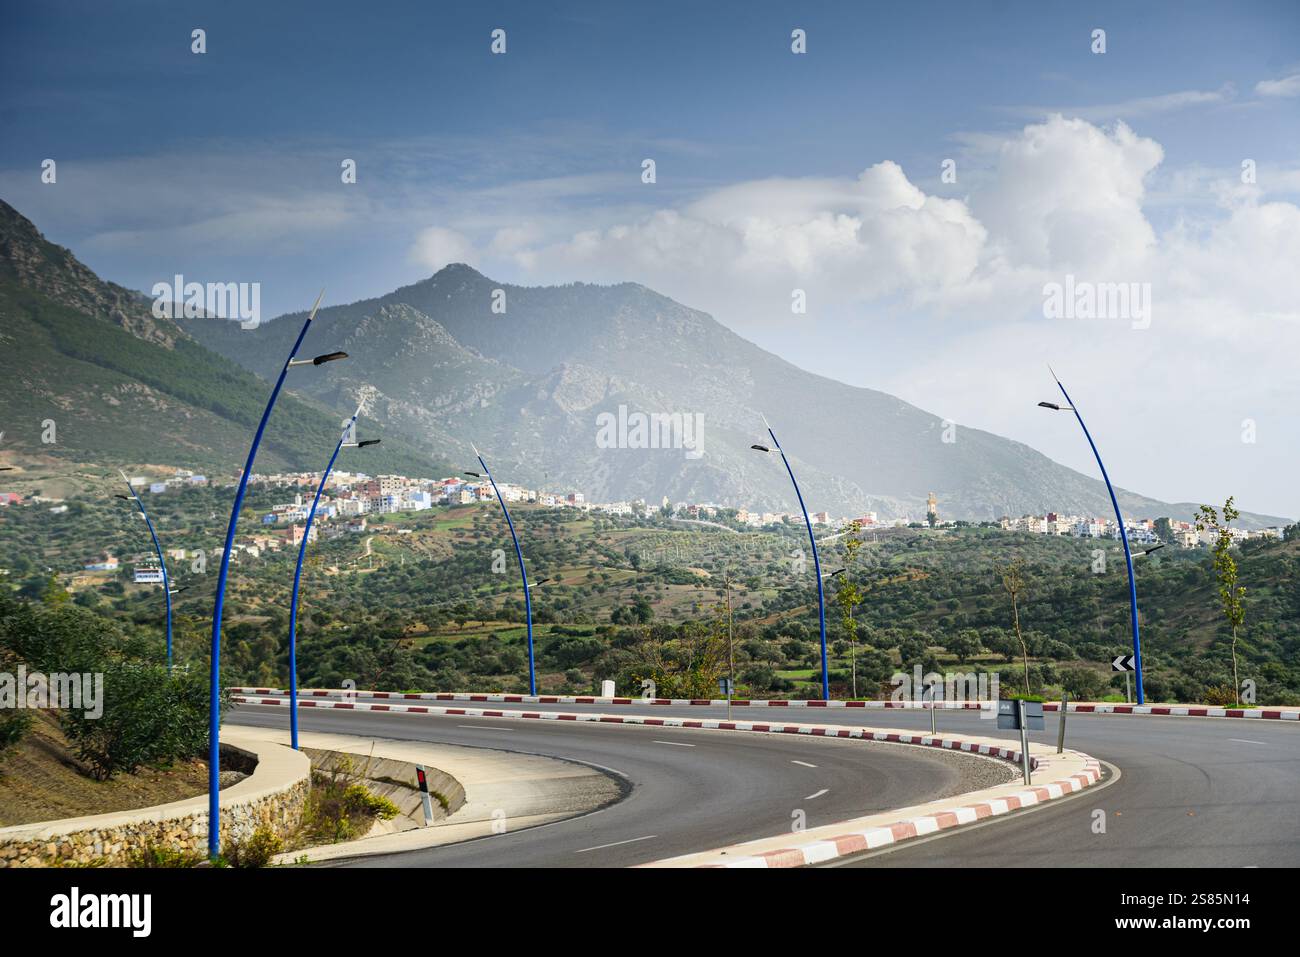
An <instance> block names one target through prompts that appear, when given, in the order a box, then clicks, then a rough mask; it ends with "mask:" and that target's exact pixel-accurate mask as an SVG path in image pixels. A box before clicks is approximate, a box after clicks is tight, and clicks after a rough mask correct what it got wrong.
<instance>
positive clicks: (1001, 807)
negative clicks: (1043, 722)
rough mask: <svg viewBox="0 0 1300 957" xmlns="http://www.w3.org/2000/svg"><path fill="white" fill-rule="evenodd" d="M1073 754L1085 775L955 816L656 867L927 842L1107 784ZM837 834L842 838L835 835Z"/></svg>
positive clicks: (796, 859) (1097, 769)
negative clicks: (944, 833) (915, 840)
mask: <svg viewBox="0 0 1300 957" xmlns="http://www.w3.org/2000/svg"><path fill="white" fill-rule="evenodd" d="M1070 753H1071V754H1073V755H1076V756H1078V757H1080V758H1083V759H1084V762H1085V763H1084V767H1083V770H1082V771H1080V772H1078V773H1076V774H1071V775H1069V776H1068V777H1065V778H1061V779H1059V780H1055V781H1051V782H1048V783H1047V784H1040V785H1031V786H1029V787H1026V788H1024V789H1022V790H1019V791H1015V792H1013V793H1011V794H1006V795H1003V796H1002V797H998V798H993V797H989V798H987V799H985V800H982V801H974V802H972V803H970V804H965V805H962V806H960V807H956V808H953V809H951V810H946V811H938V812H935V813H933V814H919V815H915V816H912V817H905V818H902V819H901V820H898V821H893V822H890V823H886V824H876V825H871V826H864V827H861V828H857V829H846V830H842V831H841V829H842V828H845V827H846V826H849V825H851V824H852V822H843V823H842V824H833V825H829V826H828V827H822V828H817V829H816V831H815V832H809V833H810V834H811V833H816V832H821V833H826V832H827V831H829V832H831V833H830V834H829V835H828V836H825V837H818V838H815V839H812V840H806V841H804V842H803V843H798V844H791V845H790V846H788V847H778V848H774V849H772V850H767V851H761V852H756V853H751V854H744V853H741V854H739V855H737V854H736V852H737V851H739V850H740V848H741V847H744V846H745V845H740V846H737V847H731V848H719V849H718V850H715V851H709V852H705V853H704V854H691V855H687V856H685V857H683V858H679V859H669V860H666V861H656V862H655V864H654V865H651V866H658V867H674V866H694V867H728V868H735V867H747V868H754V867H766V868H771V867H806V866H808V865H809V864H821V863H824V862H826V861H830V860H834V859H835V858H838V857H848V856H850V855H853V854H861V853H863V852H864V851H872V850H876V849H877V848H881V847H888V846H889V845H891V844H898V843H901V842H903V841H908V840H912V839H913V838H917V837H925V836H926V835H928V834H935V833H937V832H939V831H944V830H948V829H949V828H954V827H961V826H962V825H963V824H973V823H974V822H976V821H982V820H985V819H986V818H990V817H998V816H1000V815H1003V814H1010V813H1011V812H1012V811H1017V810H1020V809H1021V808H1027V807H1034V806H1035V805H1038V804H1042V803H1044V802H1046V801H1052V800H1055V799H1057V798H1061V797H1064V796H1065V795H1067V794H1073V793H1076V792H1078V791H1082V790H1083V789H1084V788H1086V787H1090V786H1091V785H1093V784H1096V783H1097V782H1098V781H1100V780H1101V765H1100V764H1099V763H1098V762H1097V761H1096V760H1095V759H1093V758H1091V757H1089V756H1088V755H1084V754H1080V753H1079V752H1070ZM837 831H841V832H840V833H835V832H837ZM751 843H753V842H751ZM764 843H766V842H764Z"/></svg>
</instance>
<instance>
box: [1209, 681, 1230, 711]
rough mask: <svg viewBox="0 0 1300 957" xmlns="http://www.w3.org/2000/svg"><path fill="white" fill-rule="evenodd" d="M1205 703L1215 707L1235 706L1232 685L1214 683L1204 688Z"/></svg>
mask: <svg viewBox="0 0 1300 957" xmlns="http://www.w3.org/2000/svg"><path fill="white" fill-rule="evenodd" d="M1205 703H1206V704H1208V705H1214V706H1215V707H1217V708H1235V707H1237V695H1236V694H1235V693H1234V692H1233V690H1232V685H1215V686H1214V687H1211V688H1206V689H1205Z"/></svg>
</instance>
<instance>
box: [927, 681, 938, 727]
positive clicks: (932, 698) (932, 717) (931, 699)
mask: <svg viewBox="0 0 1300 957" xmlns="http://www.w3.org/2000/svg"><path fill="white" fill-rule="evenodd" d="M935 685H936V682H934V681H931V682H930V684H929V685H928V686H927V687H926V690H927V691H929V692H930V736H931V737H934V735H936V734H937V733H938V731H937V730H936V728H935V726H934V689H935Z"/></svg>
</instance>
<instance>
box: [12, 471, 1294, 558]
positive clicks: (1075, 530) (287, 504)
mask: <svg viewBox="0 0 1300 957" xmlns="http://www.w3.org/2000/svg"><path fill="white" fill-rule="evenodd" d="M320 478H321V474H320V473H319V472H293V473H274V474H261V473H253V474H252V475H251V476H250V477H249V485H250V486H252V487H260V488H263V489H273V490H282V491H283V492H284V493H285V494H284V499H283V501H280V502H277V503H275V504H274V505H272V506H271V507H270V509H269V510H266V511H264V512H261V513H260V514H258V515H257V519H258V522H259V524H260V526H261V530H260V531H258V532H255V533H253V534H250V535H243V536H240V538H238V539H237V540H236V543H235V546H234V547H235V554H234V555H233V556H232V557H234V558H238V556H240V555H246V556H248V557H250V558H257V557H259V556H261V555H263V554H265V553H267V552H275V551H279V550H280V549H282V548H284V547H286V546H287V547H292V548H297V547H298V546H299V545H300V544H301V542H302V536H303V535H304V533H306V534H307V535H308V541H315V540H316V538H317V536H318V535H324V536H325V537H326V538H337V537H340V536H343V535H349V534H359V533H363V532H366V531H367V529H368V528H369V527H370V526H369V523H370V520H372V519H373V517H374V516H378V515H389V514H395V513H405V512H420V511H425V510H428V509H431V508H434V507H436V506H442V507H447V506H462V505H472V504H475V503H479V502H491V501H494V500H495V498H496V493H495V492H494V491H493V488H492V484H491V483H490V482H489V481H487V480H485V479H473V478H460V477H454V476H453V477H450V478H439V479H433V478H411V477H407V476H404V475H374V476H372V475H368V474H366V473H362V472H347V471H336V472H332V473H331V474H330V476H329V481H328V482H327V483H326V486H325V489H324V491H323V493H322V495H321V500H320V502H319V504H318V505H317V509H316V516H315V519H314V520H313V523H312V526H311V529H310V531H307V530H306V529H307V516H308V513H309V511H310V509H311V501H312V497H313V496H314V495H315V491H316V487H317V486H318V485H319V483H320ZM131 484H132V486H133V487H134V488H135V489H137V490H138V491H139V492H140V493H142V494H144V495H146V496H149V495H163V494H167V493H169V492H177V491H181V490H183V489H187V488H202V487H206V486H208V485H209V479H208V477H207V476H205V475H202V474H198V473H195V472H192V471H190V470H187V469H183V468H181V469H175V470H174V472H173V474H172V475H171V476H170V477H168V478H163V479H159V478H148V477H144V476H135V477H132V478H131ZM497 488H498V489H499V490H500V493H501V497H502V498H503V499H504V500H505V502H506V503H507V504H508V505H513V504H529V505H538V506H542V507H545V508H572V509H579V510H582V511H585V512H588V513H591V514H594V515H607V516H612V517H633V518H640V517H646V516H658V517H665V518H671V519H674V520H676V521H685V522H701V523H706V524H710V523H712V524H723V523H726V524H727V525H728V527H735V526H742V527H748V528H754V529H761V528H765V527H771V526H777V525H783V524H797V525H802V524H803V515H802V513H799V512H773V511H765V510H761V509H753V510H751V509H749V508H744V507H740V508H736V507H731V506H724V505H718V504H716V503H692V502H676V503H674V502H670V501H669V499H668V498H667V497H663V498H661V499H660V501H659V503H658V504H651V503H647V502H646V501H645V500H642V499H637V500H633V501H615V502H593V501H589V500H588V498H587V496H586V495H585V494H584V493H582V492H574V491H570V492H562V491H546V490H540V489H534V488H528V487H525V486H521V485H516V484H513V483H509V482H499V483H498V484H497ZM5 506H8V507H12V506H41V507H46V508H48V509H49V510H50V511H52V512H63V511H66V510H67V505H66V503H64V502H63V501H62V500H60V499H55V498H48V497H43V496H32V497H30V498H26V499H24V498H23V497H22V496H20V495H18V494H16V493H13V492H0V507H5ZM808 518H809V521H810V522H811V523H812V524H813V525H814V526H821V527H824V528H826V529H828V530H831V531H832V532H834V533H838V532H843V531H845V530H847V529H848V528H850V527H852V526H853V525H854V524H856V525H857V527H858V528H859V529H862V530H873V529H890V528H907V527H912V528H917V527H927V526H928V527H930V528H932V529H944V528H951V527H956V526H959V525H969V524H980V525H983V526H984V527H990V528H998V529H1001V530H1002V531H1004V532H1008V533H1018V534H1030V535H1057V536H1068V537H1073V538H1082V539H1118V538H1119V528H1118V526H1117V525H1116V523H1115V521H1114V519H1113V518H1105V517H1097V516H1089V515H1075V514H1064V513H1058V512H1045V513H1044V514H1042V515H1023V516H1020V517H1018V518H1011V517H1006V516H1004V517H1002V518H1000V519H999V520H997V521H995V522H982V523H971V522H960V521H958V522H954V521H947V520H940V518H939V513H938V502H937V499H936V496H935V495H934V493H930V495H929V496H928V505H927V513H926V516H925V518H924V520H919V519H914V518H909V517H903V518H886V519H882V518H881V517H880V516H879V514H878V513H876V512H874V511H869V512H865V513H863V514H861V515H856V516H843V517H833V516H831V515H830V514H829V513H827V512H824V511H823V512H810V513H809V515H808ZM1124 524H1125V531H1126V532H1127V534H1128V539H1129V542H1130V543H1131V544H1132V545H1133V546H1135V547H1152V546H1158V545H1174V546H1178V547H1181V548H1202V547H1209V546H1210V545H1211V544H1212V541H1213V532H1212V531H1198V530H1197V528H1196V525H1195V524H1194V523H1193V522H1188V521H1182V520H1178V519H1170V518H1157V519H1134V518H1128V519H1125V523H1124ZM1229 531H1230V533H1231V535H1232V537H1233V539H1234V541H1235V542H1236V543H1241V542H1244V541H1248V540H1250V539H1254V538H1268V539H1281V538H1283V537H1284V536H1285V529H1283V528H1281V527H1275V528H1263V529H1245V528H1231V529H1230V530H1229ZM211 552H212V554H211V556H209V557H214V558H219V557H220V549H212V550H211ZM167 556H168V558H169V560H174V561H182V560H194V559H195V558H196V557H198V553H197V552H187V551H186V550H184V549H171V550H169V551H168V552H167ZM118 569H119V560H118V558H116V557H114V556H112V555H110V554H107V553H106V554H104V555H101V556H96V557H93V558H91V559H90V560H88V561H86V563H85V564H84V565H83V570H84V571H86V572H92V573H93V572H109V573H114V572H116V571H118ZM136 576H137V580H138V581H140V582H141V583H146V582H158V581H161V576H160V572H159V570H158V569H157V567H156V566H155V565H152V564H151V563H149V562H147V561H146V562H141V563H137V565H136Z"/></svg>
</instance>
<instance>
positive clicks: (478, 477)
mask: <svg viewBox="0 0 1300 957" xmlns="http://www.w3.org/2000/svg"><path fill="white" fill-rule="evenodd" d="M465 474H466V475H468V476H469V477H470V478H476V479H481V478H482V477H483V476H482V475H480V474H479V473H478V472H466V473H465Z"/></svg>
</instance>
